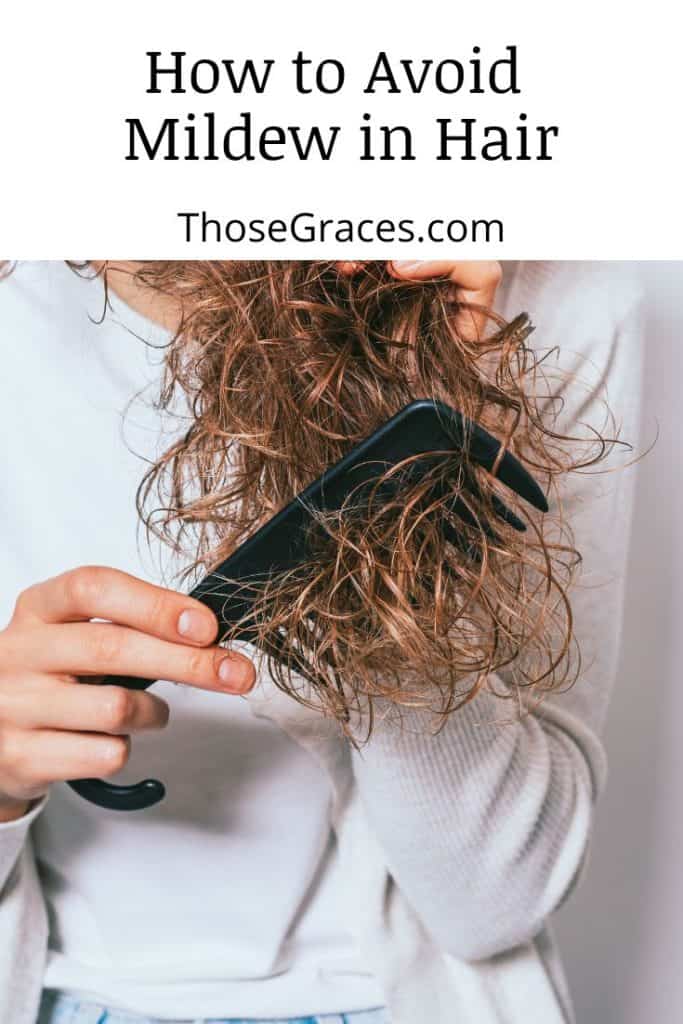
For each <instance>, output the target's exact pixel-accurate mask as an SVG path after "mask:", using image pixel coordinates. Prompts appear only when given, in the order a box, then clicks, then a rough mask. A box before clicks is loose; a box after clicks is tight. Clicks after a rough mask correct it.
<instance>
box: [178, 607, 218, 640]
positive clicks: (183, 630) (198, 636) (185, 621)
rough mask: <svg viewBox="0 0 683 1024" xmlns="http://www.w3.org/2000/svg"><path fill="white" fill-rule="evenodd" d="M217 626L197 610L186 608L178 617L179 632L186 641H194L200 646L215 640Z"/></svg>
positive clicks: (207, 616)
mask: <svg viewBox="0 0 683 1024" xmlns="http://www.w3.org/2000/svg"><path fill="white" fill-rule="evenodd" d="M215 631H216V630H215V626H214V624H213V622H212V621H211V617H210V616H209V615H203V614H202V612H200V611H197V610H196V609H195V608H186V609H185V611H184V612H181V613H180V615H179V616H178V632H179V633H180V635H181V636H182V637H185V639H186V640H193V641H194V642H195V643H198V644H206V643H208V642H209V641H210V640H213V637H214V634H215Z"/></svg>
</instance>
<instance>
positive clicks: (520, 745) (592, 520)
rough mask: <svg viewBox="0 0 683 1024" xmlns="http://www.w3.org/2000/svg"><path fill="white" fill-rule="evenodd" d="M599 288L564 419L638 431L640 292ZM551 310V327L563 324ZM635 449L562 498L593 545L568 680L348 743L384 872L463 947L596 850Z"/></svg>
mask: <svg viewBox="0 0 683 1024" xmlns="http://www.w3.org/2000/svg"><path fill="white" fill-rule="evenodd" d="M594 288H595V294H593V296H592V297H591V296H589V297H588V299H587V300H586V296H585V294H583V296H582V297H583V301H588V302H589V303H590V302H598V301H599V300H600V299H601V300H602V304H601V305H600V307H599V308H600V310H601V313H600V317H599V318H598V322H597V323H596V324H595V325H594V327H593V328H592V329H591V327H590V325H589V324H588V325H587V324H586V323H585V322H584V323H579V324H576V325H575V327H576V330H575V333H574V335H573V337H572V341H573V342H575V344H574V345H573V346H572V345H569V346H568V347H567V348H566V350H564V351H565V353H566V355H565V362H564V364H563V370H565V371H568V372H569V378H568V379H569V380H570V386H569V389H568V391H567V394H565V395H564V402H565V414H564V423H563V425H564V426H565V427H567V428H568V429H569V430H573V432H574V433H576V432H577V431H578V430H580V429H581V424H585V423H588V424H592V425H593V426H598V427H604V426H605V399H607V401H608V403H609V407H610V409H611V410H612V411H613V412H614V414H615V415H616V416H617V417H619V418H620V419H621V421H622V422H621V428H622V436H623V437H624V439H628V440H629V441H632V442H633V443H634V444H637V426H638V408H639V398H638V396H639V392H640V354H641V347H642V332H641V326H640V317H639V312H638V309H637V307H635V306H634V304H633V302H631V303H630V304H629V308H628V309H626V310H625V311H624V313H623V315H621V316H620V317H619V319H618V320H615V319H612V320H611V323H610V317H609V316H607V315H606V313H608V312H609V301H608V296H606V294H602V292H601V290H600V288H599V287H595V285H594ZM564 301H565V307H564V313H565V316H564V319H563V318H562V316H561V310H562V308H563V307H562V304H561V303H558V304H557V306H556V308H557V311H558V315H559V319H560V326H561V325H562V324H563V323H564V324H566V323H567V316H568V312H569V311H568V310H567V308H566V298H565V300H564ZM574 301H575V302H577V301H578V302H580V301H581V299H578V300H577V296H576V295H575V296H574ZM546 307H547V304H546ZM522 308H524V307H522ZM531 313H532V317H533V315H534V310H533V308H532V309H531ZM546 319H547V321H548V327H549V328H550V329H552V328H553V327H555V326H558V325H556V324H555V323H553V321H552V318H551V317H550V316H548V317H547V318H546ZM576 319H577V318H574V320H575V321H576ZM578 319H580V318H578ZM557 340H558V341H559V340H560V339H557ZM579 380H581V386H579V385H578V382H579ZM616 452H617V454H618V452H619V449H616ZM629 457H630V456H623V455H622V456H618V457H617V458H616V459H615V462H614V463H613V464H614V465H619V464H620V468H616V471H615V472H611V473H606V474H605V473H601V474H599V475H597V474H594V473H590V472H589V473H587V474H571V475H570V477H569V478H568V480H571V483H569V484H568V485H567V486H568V490H567V493H566V494H565V495H564V501H563V509H564V513H565V515H566V517H567V519H568V520H569V522H570V523H571V526H572V529H573V533H574V538H575V542H576V546H577V548H578V549H579V550H580V551H581V552H582V555H583V565H582V570H581V576H580V579H579V581H578V583H577V585H576V586H575V589H574V591H573V595H572V609H573V614H574V628H575V635H576V638H577V641H578V643H579V646H580V648H581V652H582V671H581V675H580V677H579V679H578V680H577V682H576V683H575V684H574V686H573V688H571V689H569V690H567V691H566V692H564V693H558V694H555V695H553V696H552V697H548V698H546V699H545V700H544V701H543V702H542V704H541V705H540V706H539V707H537V709H536V710H535V711H534V712H532V713H529V714H527V715H524V716H521V717H519V718H514V717H513V716H512V715H511V713H510V709H509V703H508V702H506V703H505V704H503V705H501V702H500V701H499V700H498V699H497V698H495V697H493V696H491V695H490V694H488V693H481V694H480V695H479V696H478V697H477V698H475V699H474V700H473V701H471V702H470V703H469V704H468V705H466V706H465V707H463V708H462V709H461V710H459V711H457V712H455V713H454V714H452V715H451V716H450V717H449V719H448V720H447V723H446V725H445V726H444V727H443V729H442V730H441V731H440V732H438V733H437V734H433V732H432V731H431V730H430V724H431V723H430V722H429V713H428V712H417V711H410V712H408V713H405V714H404V715H403V716H402V722H401V724H398V723H397V721H396V717H395V716H392V717H388V716H381V715H378V716H377V717H378V719H379V720H378V722H377V726H376V728H375V730H374V731H373V734H372V737H371V738H370V740H369V741H368V743H367V744H365V745H363V746H362V747H361V748H360V750H358V751H354V752H353V754H352V758H353V763H354V774H355V778H356V781H357V785H358V788H359V792H360V797H361V801H362V803H363V806H364V808H365V812H366V815H367V817H368V820H369V824H370V827H371V828H372V830H373V831H374V833H375V836H376V838H377V839H378V841H379V842H380V844H381V845H382V847H383V849H384V853H385V856H386V859H387V865H388V868H389V871H390V872H391V874H392V876H393V878H394V879H395V881H396V883H397V884H398V886H399V887H400V888H401V890H402V892H403V894H404V895H405V897H406V898H407V899H408V900H409V901H410V902H411V904H412V906H413V908H414V910H415V911H416V912H417V914H418V915H419V916H420V918H421V920H422V921H423V924H424V925H425V927H426V928H427V930H428V931H429V932H430V934H431V935H432V937H433V939H434V940H435V941H436V942H437V944H438V945H439V946H440V947H441V948H443V949H444V950H446V951H448V952H450V953H451V954H453V955H455V956H457V957H459V958H462V959H467V960H476V959H480V958H484V957H490V956H493V955H495V954H497V953H501V952H503V951H504V950H506V949H509V948H511V947H514V946H516V945H518V944H521V943H524V942H526V941H528V940H530V939H531V938H532V937H533V936H534V935H535V934H536V933H537V932H538V931H539V930H540V929H541V927H542V926H543V923H544V920H545V918H546V917H547V916H548V915H549V914H550V913H551V912H553V911H554V910H555V909H557V907H558V906H559V905H560V904H561V903H562V902H563V901H564V900H565V899H566V897H567V895H568V894H569V892H570V891H571V889H572V888H573V886H574V884H575V882H576V880H577V877H578V876H579V874H580V871H581V868H582V865H583V863H584V861H585V855H586V850H587V845H588V840H589V836H590V831H591V823H592V817H593V809H594V805H595V801H596V798H597V796H598V795H599V793H600V791H601V789H602V787H603V785H604V781H605V770H606V765H605V754H604V750H603V747H602V744H601V741H600V738H599V733H600V729H601V726H602V723H603V720H604V715H605V711H606V707H607V702H608V699H609V693H610V690H611V687H612V684H613V681H614V678H615V675H616V663H617V656H618V647H619V631H620V621H621V614H622V604H623V592H624V572H625V561H626V555H627V548H628V538H629V527H630V514H631V505H632V492H633V476H634V470H633V467H629V468H624V464H625V463H626V462H627V461H628V458H629ZM601 468H603V467H601ZM502 682H504V680H502V681H501V680H498V681H497V686H496V689H499V688H500V686H501V683H502Z"/></svg>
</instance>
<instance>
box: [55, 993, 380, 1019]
mask: <svg viewBox="0 0 683 1024" xmlns="http://www.w3.org/2000/svg"><path fill="white" fill-rule="evenodd" d="M36 1024H391V1021H390V1019H389V1016H388V1013H387V1011H386V1010H385V1009H383V1008H382V1007H378V1008H377V1009H373V1010H355V1011H354V1012H353V1013H325V1014H322V1015H321V1016H319V1017H288V1018H287V1019H285V1018H278V1019H273V1018H269V1019H268V1020H263V1019H262V1018H259V1019H258V1020H256V1019H255V1018H254V1017H250V1018H249V1020H244V1019H242V1018H241V1017H220V1018H217V1017H194V1018H192V1019H190V1020H188V1019H187V1018H186V1019H185V1020H183V1021H181V1022H179V1021H176V1022H171V1021H159V1020H158V1019H157V1018H153V1017H139V1016H138V1015H137V1014H134V1013H126V1012H124V1011H122V1010H108V1009H107V1008H106V1006H101V1005H99V1004H98V1003H90V1002H84V1001H81V1000H80V999H72V998H71V996H67V995H62V993H61V992H51V991H47V992H44V993H43V999H42V1002H41V1004H40V1012H39V1014H38V1020H37V1021H36Z"/></svg>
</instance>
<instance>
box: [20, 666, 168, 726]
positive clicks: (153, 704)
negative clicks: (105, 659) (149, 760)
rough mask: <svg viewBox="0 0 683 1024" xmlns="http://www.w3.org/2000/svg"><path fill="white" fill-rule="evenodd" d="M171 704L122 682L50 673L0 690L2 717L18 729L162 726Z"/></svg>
mask: <svg viewBox="0 0 683 1024" xmlns="http://www.w3.org/2000/svg"><path fill="white" fill-rule="evenodd" d="M168 715H169V710H168V704H167V703H166V701H164V700H161V698H160V697H157V696H156V695H155V694H151V693H146V692H144V691H139V690H127V689H125V688H124V687H122V686H108V685H107V686H99V685H95V686H90V685H86V684H84V683H78V682H76V681H75V680H74V681H72V682H67V681H66V680H63V679H56V678H51V677H49V676H31V677H28V678H26V677H24V678H22V680H21V683H14V684H13V683H5V684H4V686H3V687H2V689H0V720H2V721H5V722H12V724H13V726H14V727H15V728H19V729H64V730H73V731H75V732H102V733H112V734H114V735H121V736H123V735H127V734H128V733H134V732H144V731H147V730H150V729H163V728H164V726H165V725H166V724H167V723H168Z"/></svg>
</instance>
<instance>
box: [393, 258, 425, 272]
mask: <svg viewBox="0 0 683 1024" xmlns="http://www.w3.org/2000/svg"><path fill="white" fill-rule="evenodd" d="M421 262H422V260H392V263H393V265H394V267H395V268H396V270H403V271H404V272H405V271H410V270H415V269H416V268H417V267H419V266H420V263H421Z"/></svg>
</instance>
